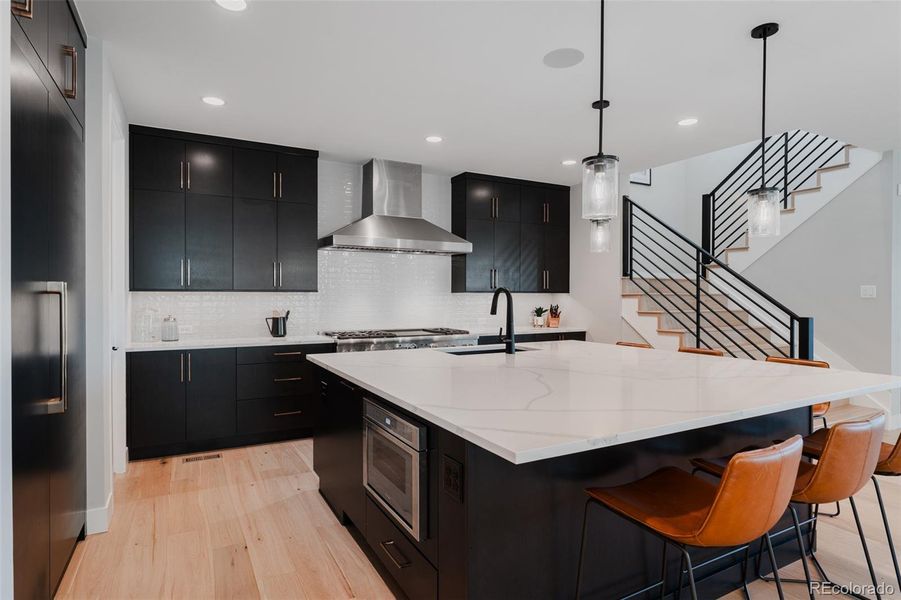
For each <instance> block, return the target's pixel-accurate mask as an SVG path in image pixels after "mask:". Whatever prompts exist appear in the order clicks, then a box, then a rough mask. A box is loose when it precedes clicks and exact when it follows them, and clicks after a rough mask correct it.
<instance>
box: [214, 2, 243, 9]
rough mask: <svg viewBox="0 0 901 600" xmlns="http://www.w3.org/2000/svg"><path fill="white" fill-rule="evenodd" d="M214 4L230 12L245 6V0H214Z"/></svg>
mask: <svg viewBox="0 0 901 600" xmlns="http://www.w3.org/2000/svg"><path fill="white" fill-rule="evenodd" d="M214 1H215V2H216V4H218V5H219V6H221V7H222V8H224V9H225V10H230V11H232V12H240V11H242V10H244V9H245V8H247V2H245V0H214Z"/></svg>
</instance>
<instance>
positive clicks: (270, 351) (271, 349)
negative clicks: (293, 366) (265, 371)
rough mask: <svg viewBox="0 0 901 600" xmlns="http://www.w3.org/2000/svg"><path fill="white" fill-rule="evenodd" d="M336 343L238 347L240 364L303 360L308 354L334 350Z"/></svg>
mask: <svg viewBox="0 0 901 600" xmlns="http://www.w3.org/2000/svg"><path fill="white" fill-rule="evenodd" d="M334 351H335V344H304V345H302V346H301V345H298V346H256V347H253V348H238V364H239V365H252V364H256V363H285V362H301V361H303V358H304V356H306V355H307V354H319V353H324V352H334Z"/></svg>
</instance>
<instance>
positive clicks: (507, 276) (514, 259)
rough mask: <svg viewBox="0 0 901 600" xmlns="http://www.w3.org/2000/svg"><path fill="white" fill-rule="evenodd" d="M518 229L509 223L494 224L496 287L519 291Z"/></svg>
mask: <svg viewBox="0 0 901 600" xmlns="http://www.w3.org/2000/svg"><path fill="white" fill-rule="evenodd" d="M519 228H520V224H519V223H516V222H511V221H496V222H495V224H494V269H495V285H496V287H505V288H507V289H508V290H512V291H516V290H518V289H519V248H520V242H519V234H520V232H519Z"/></svg>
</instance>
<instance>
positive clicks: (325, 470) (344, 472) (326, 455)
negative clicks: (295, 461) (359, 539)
mask: <svg viewBox="0 0 901 600" xmlns="http://www.w3.org/2000/svg"><path fill="white" fill-rule="evenodd" d="M320 386H321V391H322V392H321V396H322V414H321V418H320V422H319V427H318V429H317V430H316V435H315V437H314V438H313V469H314V470H315V471H316V474H317V475H319V491H320V493H321V494H322V495H323V497H325V499H326V501H327V502H328V504H329V506H331V508H332V510H333V511H334V512H335V514H336V515H337V516H338V518H339V519H340V520H341V521H342V522H344V523H346V522H347V521H348V520H349V521H351V522H352V523H353V524H354V525H356V526H357V528H358V529H360V530H362V529H363V527H364V525H363V524H364V522H365V521H364V518H365V517H364V515H365V509H364V492H363V396H362V394H361V392H360V390H359V389H358V388H357V387H355V386H353V385H351V384H350V383H348V382H346V381H344V380H342V379H338V378H337V377H333V376H331V375H330V374H327V373H324V374H323V376H322V378H321V380H320Z"/></svg>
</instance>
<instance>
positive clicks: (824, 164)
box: [789, 141, 845, 191]
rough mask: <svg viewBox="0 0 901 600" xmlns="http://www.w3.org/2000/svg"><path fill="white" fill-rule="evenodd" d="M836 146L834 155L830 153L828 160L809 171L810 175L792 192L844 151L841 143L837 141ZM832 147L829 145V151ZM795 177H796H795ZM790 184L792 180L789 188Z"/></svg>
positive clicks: (792, 181)
mask: <svg viewBox="0 0 901 600" xmlns="http://www.w3.org/2000/svg"><path fill="white" fill-rule="evenodd" d="M836 144H838V149H837V150H836V151H835V152H834V153H832V154H831V155H830V156H829V158H827V159H826V160H824V161H822V162H821V163H820V166H818V167H814V168H813V169H811V171H810V173H809V174H808V175H807V177H805V178H804V179H803V180H802V181H801V182H799V183H798V184H797V185H796V186H795V189H794V190H792V191H796V190H799V189H801V186H802V185H804V184H805V183H807V181H808V180H809V179H810V178H811V177H813V176H814V175H816V173H817V171H818V170H819V169H822V168H823V167H825V166H826V165H828V164H829V163H830V162H831V161H832V159H833V158H835V157H836V156H838V155H839V153H840V152H841V151H842V150H843V149H844V147H845V145H844V144H843V143H842V142H838V141H837V142H836ZM834 146H835V144H832V145H830V146H829V149H830V150H831V149H832V148H833V147H834ZM798 175H800V173H799V174H798ZM796 177H797V176H796ZM792 183H794V179H792V180H791V181H790V182H789V187H790V186H791V184H792Z"/></svg>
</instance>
